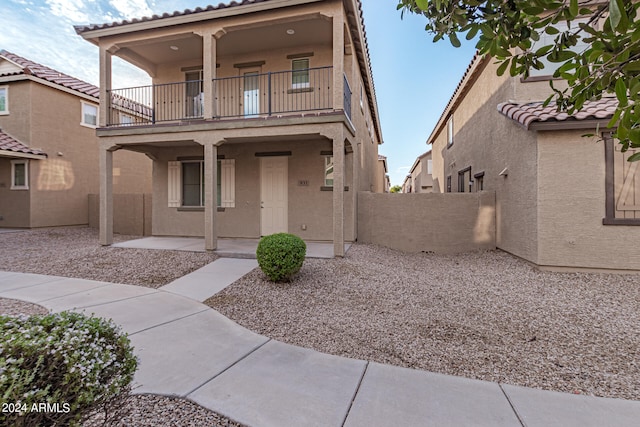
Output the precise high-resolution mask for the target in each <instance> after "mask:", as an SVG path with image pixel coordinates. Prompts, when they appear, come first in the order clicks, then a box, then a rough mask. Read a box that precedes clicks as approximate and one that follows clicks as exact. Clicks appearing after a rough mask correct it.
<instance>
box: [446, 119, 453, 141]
mask: <svg viewBox="0 0 640 427" xmlns="http://www.w3.org/2000/svg"><path fill="white" fill-rule="evenodd" d="M452 145H453V116H451V117H449V120H448V121H447V147H451V146H452Z"/></svg>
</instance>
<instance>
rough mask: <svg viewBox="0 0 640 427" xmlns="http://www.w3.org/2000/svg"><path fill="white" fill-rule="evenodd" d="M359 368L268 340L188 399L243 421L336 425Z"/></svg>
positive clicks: (348, 401) (355, 362)
mask: <svg viewBox="0 0 640 427" xmlns="http://www.w3.org/2000/svg"><path fill="white" fill-rule="evenodd" d="M365 366H366V362H364V361H362V360H354V359H346V358H343V357H338V356H331V355H328V354H322V353H318V352H316V351H313V350H309V349H304V348H300V347H295V346H291V345H288V344H284V343H281V342H277V341H269V342H268V343H267V344H265V345H264V346H262V347H260V348H259V349H258V350H256V351H255V352H253V353H251V354H250V355H249V356H247V357H246V358H245V359H243V360H241V361H240V362H238V363H237V364H236V365H234V366H232V367H231V368H230V369H229V370H227V371H225V372H224V373H222V374H221V375H220V376H218V377H216V378H214V379H213V380H212V381H210V382H209V383H207V384H205V385H204V386H203V387H202V388H200V389H198V390H196V391H195V392H194V393H191V394H190V395H189V396H188V397H189V398H190V399H192V400H193V401H195V402H197V403H199V404H200V405H203V406H205V407H208V408H212V409H213V408H215V410H216V411H218V412H220V413H222V414H223V415H227V416H230V417H232V418H233V419H235V420H236V421H238V422H241V423H244V424H248V425H255V426H261V427H268V426H277V427H286V426H296V427H298V426H305V427H311V426H323V427H326V426H336V427H338V426H341V425H342V423H343V421H344V418H345V417H346V415H347V411H348V409H349V406H350V404H351V400H352V399H353V396H354V395H355V392H356V389H357V387H358V383H359V382H360V379H361V377H362V373H363V372H364V369H365Z"/></svg>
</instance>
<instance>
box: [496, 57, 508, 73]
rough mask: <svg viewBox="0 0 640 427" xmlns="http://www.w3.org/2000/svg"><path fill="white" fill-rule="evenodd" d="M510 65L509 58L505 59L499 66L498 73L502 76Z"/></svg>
mask: <svg viewBox="0 0 640 427" xmlns="http://www.w3.org/2000/svg"><path fill="white" fill-rule="evenodd" d="M508 66H509V61H508V60H505V61H503V62H502V64H500V66H499V67H498V71H496V73H497V74H498V75H499V76H502V75H503V74H504V72H505V71H507V67H508Z"/></svg>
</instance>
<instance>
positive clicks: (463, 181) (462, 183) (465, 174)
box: [458, 166, 473, 193]
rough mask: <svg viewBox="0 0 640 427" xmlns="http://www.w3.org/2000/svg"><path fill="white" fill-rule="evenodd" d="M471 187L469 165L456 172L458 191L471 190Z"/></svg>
mask: <svg viewBox="0 0 640 427" xmlns="http://www.w3.org/2000/svg"><path fill="white" fill-rule="evenodd" d="M467 186H468V187H467ZM472 187H473V181H471V166H469V167H468V168H465V169H462V170H461V171H460V172H458V192H459V193H464V192H466V191H468V192H471V189H472ZM467 188H468V189H467Z"/></svg>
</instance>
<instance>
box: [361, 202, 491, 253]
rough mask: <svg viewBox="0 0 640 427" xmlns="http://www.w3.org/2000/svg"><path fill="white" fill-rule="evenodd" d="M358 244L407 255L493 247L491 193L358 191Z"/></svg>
mask: <svg viewBox="0 0 640 427" xmlns="http://www.w3.org/2000/svg"><path fill="white" fill-rule="evenodd" d="M358 207H359V210H358V241H359V242H362V243H373V244H377V245H382V246H387V247H390V248H393V249H398V250H402V251H406V252H435V253H459V252H468V251H473V250H485V249H495V247H496V242H495V194H494V193H492V192H481V193H472V194H433V193H424V194H376V193H368V192H360V193H358Z"/></svg>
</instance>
